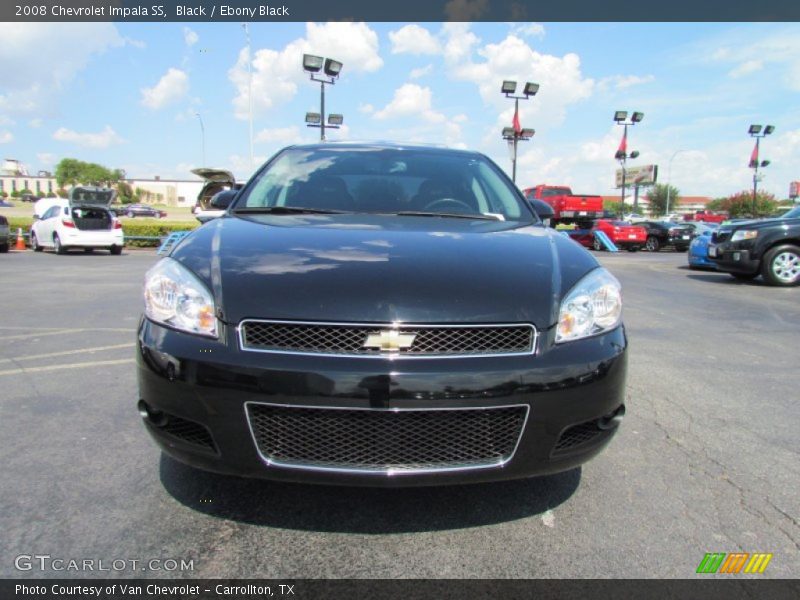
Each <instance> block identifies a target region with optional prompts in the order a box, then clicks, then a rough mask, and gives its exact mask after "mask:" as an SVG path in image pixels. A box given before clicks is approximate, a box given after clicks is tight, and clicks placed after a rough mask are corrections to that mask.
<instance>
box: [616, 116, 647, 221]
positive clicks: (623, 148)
mask: <svg viewBox="0 0 800 600" xmlns="http://www.w3.org/2000/svg"><path fill="white" fill-rule="evenodd" d="M642 119H644V113H643V112H639V111H634V112H633V114H632V115H631V120H630V121H628V111H627V110H617V111H614V122H615V123H616V124H617V125H622V126H623V127H624V128H625V129H624V132H623V134H622V141H621V142H620V144H619V148H618V149H617V151H616V152H615V153H614V159H615V160H618V161H619V163H620V166H621V167H622V190H621V192H620V210H621V211H622V210H624V207H625V167H626V165H627V162H628V159H629V158H638V156H639V151H638V150H632V151H631V152H628V126H631V127H633V126H634V125H636V124H637V123H641V121H642ZM634 203H636V200H635V199H634ZM634 208H636V207H634Z"/></svg>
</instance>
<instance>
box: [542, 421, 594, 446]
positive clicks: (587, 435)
mask: <svg viewBox="0 0 800 600" xmlns="http://www.w3.org/2000/svg"><path fill="white" fill-rule="evenodd" d="M601 433H603V430H602V429H600V428H599V427H598V426H597V422H596V421H588V422H586V423H580V424H579V425H573V426H572V427H570V428H569V429H566V430H565V431H564V433H562V434H561V437H559V438H558V441H557V442H556V445H555V447H554V448H553V454H560V453H563V452H568V451H569V450H571V449H572V448H574V447H575V446H581V445H583V444H586V443H587V442H591V441H592V440H593V439H595V438H596V437H597V436H598V435H600V434H601Z"/></svg>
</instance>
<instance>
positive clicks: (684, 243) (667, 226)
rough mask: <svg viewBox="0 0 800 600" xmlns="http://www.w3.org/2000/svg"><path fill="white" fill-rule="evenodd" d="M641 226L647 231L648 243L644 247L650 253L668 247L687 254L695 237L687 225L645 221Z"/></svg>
mask: <svg viewBox="0 0 800 600" xmlns="http://www.w3.org/2000/svg"><path fill="white" fill-rule="evenodd" d="M640 225H641V226H642V227H644V228H645V229H647V241H646V242H645V245H644V246H645V248H646V249H647V250H649V251H650V252H658V251H659V250H661V249H662V248H664V247H666V246H672V247H673V248H674V249H675V250H676V251H677V252H686V249H687V248H688V247H689V244H690V243H691V241H692V237H694V232H693V230H692V228H691V227H688V226H687V225H686V224H685V223H681V224H675V223H665V222H664V221H644V222H642V223H640Z"/></svg>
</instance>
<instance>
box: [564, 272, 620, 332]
mask: <svg viewBox="0 0 800 600" xmlns="http://www.w3.org/2000/svg"><path fill="white" fill-rule="evenodd" d="M621 319H622V286H620V284H619V281H617V278H616V277H614V276H613V275H612V274H611V273H609V272H608V271H606V270H605V269H603V268H598V269H595V270H594V271H592V272H591V273H589V274H588V275H586V276H585V277H584V278H583V279H581V280H580V281H579V282H578V283H577V284H575V287H573V288H572V290H571V291H570V292H569V294H567V296H566V298H564V300H562V302H561V309H560V310H559V314H558V327H557V329H556V343H557V344H559V343H561V342H570V341H572V340H579V339H581V338H586V337H590V336H593V335H597V334H599V333H603V332H604V331H609V330H611V329H613V328H614V327H616V326H617V325H619V322H620V320H621Z"/></svg>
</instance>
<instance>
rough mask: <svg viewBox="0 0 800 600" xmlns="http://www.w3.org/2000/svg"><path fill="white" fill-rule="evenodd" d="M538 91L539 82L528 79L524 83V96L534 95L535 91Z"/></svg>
mask: <svg viewBox="0 0 800 600" xmlns="http://www.w3.org/2000/svg"><path fill="white" fill-rule="evenodd" d="M538 91H539V84H538V83H531V82H530V81H529V82H528V83H526V84H525V90H524V94H525V95H526V96H535V95H536V92H538Z"/></svg>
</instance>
